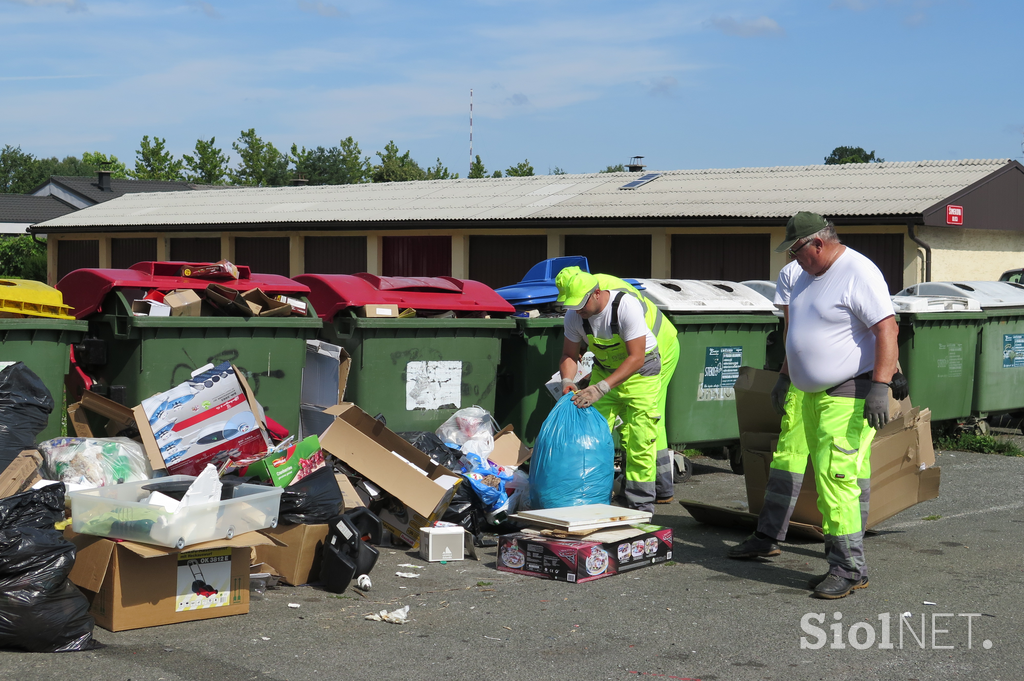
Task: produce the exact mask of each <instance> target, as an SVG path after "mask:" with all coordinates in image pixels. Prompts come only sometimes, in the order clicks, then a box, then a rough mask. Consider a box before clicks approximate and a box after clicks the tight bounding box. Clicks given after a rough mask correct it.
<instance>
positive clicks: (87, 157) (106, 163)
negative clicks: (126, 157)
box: [82, 151, 128, 180]
mask: <svg viewBox="0 0 1024 681" xmlns="http://www.w3.org/2000/svg"><path fill="white" fill-rule="evenodd" d="M82 165H85V166H90V167H92V168H95V169H96V170H109V171H110V177H112V178H114V179H117V180H124V179H127V178H128V168H127V166H125V164H124V163H121V161H119V160H118V158H117V156H114V155H110V156H107V155H106V154H104V153H102V152H99V151H85V152H82ZM93 172H95V170H94V171H93ZM90 174H91V173H90Z"/></svg>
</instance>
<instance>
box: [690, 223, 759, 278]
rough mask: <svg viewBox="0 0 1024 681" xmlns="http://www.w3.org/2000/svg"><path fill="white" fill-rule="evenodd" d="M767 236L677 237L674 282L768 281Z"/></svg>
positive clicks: (706, 235) (695, 235) (703, 235)
mask: <svg viewBox="0 0 1024 681" xmlns="http://www.w3.org/2000/svg"><path fill="white" fill-rule="evenodd" d="M770 257H771V237H770V236H769V235H767V234H673V235H672V278H673V279H719V280H722V281H747V280H748V279H768V278H769V272H770V271H771V268H770V264H769V259H770Z"/></svg>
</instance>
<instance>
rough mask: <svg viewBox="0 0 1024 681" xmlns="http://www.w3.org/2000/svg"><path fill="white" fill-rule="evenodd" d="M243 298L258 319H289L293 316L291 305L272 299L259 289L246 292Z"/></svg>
mask: <svg viewBox="0 0 1024 681" xmlns="http://www.w3.org/2000/svg"><path fill="white" fill-rule="evenodd" d="M241 297H242V300H245V301H246V302H248V303H249V305H250V307H252V309H253V313H254V314H255V315H256V316H258V317H289V316H291V314H292V307H291V305H289V304H288V303H282V302H281V301H280V300H276V299H274V298H271V297H270V296H268V295H267V294H266V293H264V292H263V291H261V290H260V289H258V288H254V289H250V290H248V291H246V292H245V293H243V294H242V296H241Z"/></svg>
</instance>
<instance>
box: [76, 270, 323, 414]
mask: <svg viewBox="0 0 1024 681" xmlns="http://www.w3.org/2000/svg"><path fill="white" fill-rule="evenodd" d="M200 264H202V263H200ZM183 265H184V263H154V262H145V263H138V264H136V265H134V266H132V268H131V269H127V270H104V269H82V270H76V271H74V272H72V273H70V274H68V275H67V276H65V277H64V278H63V279H61V280H60V282H59V283H58V284H57V287H58V288H59V289H61V291H62V292H64V296H65V299H66V300H68V302H69V303H71V301H72V300H74V301H75V303H74V307H75V312H76V314H77V315H79V317H80V318H85V319H87V321H88V327H89V332H88V338H87V339H86V340H85V342H84V345H85V349H86V350H87V351H86V352H83V353H78V352H76V364H77V365H79V366H80V368H81V369H82V370H83V371H84V372H85V373H86V374H88V375H90V376H92V377H95V378H96V379H97V380H98V383H99V384H100V385H101V386H107V387H110V388H112V391H111V394H112V395H115V394H117V392H116V391H114V390H113V388H114V387H115V386H123V398H124V401H125V403H126V404H128V405H130V406H131V405H136V404H139V403H140V402H142V400H144V399H145V398H147V397H150V396H151V395H154V394H156V393H159V392H164V391H166V390H168V389H170V388H172V387H174V386H176V385H178V384H179V383H182V382H184V381H185V380H187V379H188V378H189V377H190V375H191V374H192V372H193V371H195V370H196V369H198V368H199V367H201V366H204V365H206V364H214V365H216V364H219V363H221V362H225V361H229V362H231V363H232V364H234V365H235V366H236V367H238V369H239V370H240V371H241V372H242V374H243V375H244V376H245V378H246V380H247V381H248V383H249V386H250V387H251V388H252V390H253V392H254V394H255V396H256V399H257V401H258V402H259V403H260V405H262V407H263V409H264V411H265V413H266V415H267V416H268V417H270V418H272V419H273V420H274V421H277V422H278V423H280V424H281V425H282V426H284V427H285V428H287V429H288V430H289V431H291V432H292V433H297V432H298V426H299V402H300V395H301V387H302V368H303V366H304V365H305V362H306V340H307V339H311V338H315V337H316V335H317V333H318V331H319V330H320V327H321V322H320V320H319V318H318V317H317V316H316V312H315V311H314V309H313V308H312V306H307V310H306V313H305V315H304V316H286V317H240V316H238V317H236V316H228V315H218V316H212V315H208V314H204V316H199V317H192V316H179V317H158V316H140V315H138V314H136V313H134V312H133V311H132V303H133V301H136V300H139V299H141V298H142V297H143V295H145V294H146V293H147V292H150V291H160V292H164V293H166V292H169V291H172V290H175V289H194V290H197V291H202V290H204V289H205V288H206V287H207V286H208V285H209V283H210V282H209V281H205V280H202V279H198V278H190V277H182V276H178V274H177V273H178V272H179V271H180V270H181V268H182V266H183ZM238 269H239V277H238V279H229V280H218V281H217V283H219V284H222V285H225V286H227V287H228V288H231V289H234V290H237V291H239V292H241V291H247V290H250V289H254V288H259V289H261V290H262V291H263V292H264V293H267V294H268V295H271V296H273V295H277V294H283V295H288V296H291V297H296V298H299V299H303V300H304V297H305V295H306V293H307V292H308V289H307V288H306V287H305V286H303V285H301V284H298V283H296V282H295V281H293V280H291V279H289V278H287V277H282V276H279V275H273V274H252V273H251V272H250V271H249V268H248V267H245V266H239V268H238ZM203 305H204V312H212V311H210V310H206V309H205V306H206V303H205V302H204V304H203ZM97 346H99V350H98V351H96V347H97ZM80 355H81V356H80Z"/></svg>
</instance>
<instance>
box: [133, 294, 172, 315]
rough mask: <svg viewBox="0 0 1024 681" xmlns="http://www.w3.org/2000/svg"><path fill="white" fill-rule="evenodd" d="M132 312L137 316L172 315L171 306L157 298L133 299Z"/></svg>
mask: <svg viewBox="0 0 1024 681" xmlns="http://www.w3.org/2000/svg"><path fill="white" fill-rule="evenodd" d="M132 314H134V315H135V316H137V317H170V316H171V307H170V305H165V304H164V303H161V302H158V301H156V300H149V299H148V298H139V299H137V300H133V301H132Z"/></svg>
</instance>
